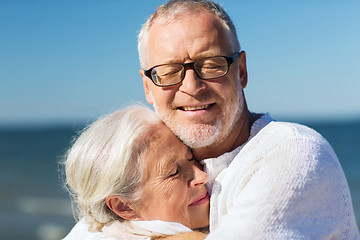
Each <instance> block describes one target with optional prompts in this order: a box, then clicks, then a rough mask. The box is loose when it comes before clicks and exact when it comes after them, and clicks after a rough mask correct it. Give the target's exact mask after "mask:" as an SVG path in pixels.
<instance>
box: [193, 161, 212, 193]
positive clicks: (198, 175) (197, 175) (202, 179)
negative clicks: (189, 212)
mask: <svg viewBox="0 0 360 240" xmlns="http://www.w3.org/2000/svg"><path fill="white" fill-rule="evenodd" d="M193 169H194V170H193V177H192V179H191V180H190V181H189V187H196V186H201V185H204V184H206V183H207V182H208V181H209V176H208V175H207V174H206V173H205V172H204V171H202V170H201V169H200V168H199V167H198V166H197V165H195V164H194V166H193Z"/></svg>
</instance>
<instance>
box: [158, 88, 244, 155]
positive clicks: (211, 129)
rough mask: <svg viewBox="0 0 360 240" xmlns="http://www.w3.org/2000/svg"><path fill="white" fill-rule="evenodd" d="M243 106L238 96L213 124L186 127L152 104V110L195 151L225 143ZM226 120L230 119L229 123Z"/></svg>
mask: <svg viewBox="0 0 360 240" xmlns="http://www.w3.org/2000/svg"><path fill="white" fill-rule="evenodd" d="M240 95H241V94H240ZM243 105H244V100H243V97H242V95H241V96H238V98H237V99H236V102H235V103H234V102H229V103H228V104H226V106H225V108H224V109H223V111H222V112H221V115H220V116H218V117H217V119H216V121H215V123H192V124H188V125H183V124H182V123H183V122H182V121H181V120H180V121H179V120H174V119H173V118H172V117H171V116H170V115H169V114H167V113H166V112H164V111H161V109H159V108H158V107H157V106H156V104H154V109H155V111H156V113H157V114H158V116H159V117H160V119H161V120H162V121H163V122H164V123H165V124H166V126H167V127H168V128H170V129H171V131H172V132H173V133H174V134H175V135H176V136H177V137H178V138H180V140H181V141H182V142H183V143H184V144H185V145H187V146H189V147H190V148H193V149H197V148H203V147H207V146H211V145H213V144H219V143H221V142H223V141H225V139H226V138H227V137H228V136H229V135H230V133H231V131H232V130H233V129H234V127H235V124H236V123H237V121H238V120H239V117H240V115H241V112H242V109H243ZM227 118H230V121H229V120H228V119H227ZM226 120H228V121H226Z"/></svg>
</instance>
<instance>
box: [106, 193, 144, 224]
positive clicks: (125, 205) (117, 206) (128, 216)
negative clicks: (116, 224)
mask: <svg viewBox="0 0 360 240" xmlns="http://www.w3.org/2000/svg"><path fill="white" fill-rule="evenodd" d="M105 202H106V205H107V206H108V207H109V208H110V210H111V211H113V212H114V213H115V214H116V215H118V216H120V217H121V218H123V219H125V220H129V221H130V220H141V218H140V217H139V216H138V215H137V213H136V212H135V211H134V209H132V207H131V206H130V204H129V201H128V200H127V199H125V198H123V197H121V196H119V195H113V196H109V197H107V198H106V199H105Z"/></svg>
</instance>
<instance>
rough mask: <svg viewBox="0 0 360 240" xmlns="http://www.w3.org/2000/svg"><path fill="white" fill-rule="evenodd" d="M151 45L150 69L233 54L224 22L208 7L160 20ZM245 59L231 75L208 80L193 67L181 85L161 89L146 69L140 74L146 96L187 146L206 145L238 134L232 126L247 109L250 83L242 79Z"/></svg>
mask: <svg viewBox="0 0 360 240" xmlns="http://www.w3.org/2000/svg"><path fill="white" fill-rule="evenodd" d="M147 47H148V48H147V54H146V55H147V60H146V64H147V66H146V68H150V67H152V66H154V65H159V64H165V63H187V62H192V61H196V60H199V59H202V58H205V57H211V56H232V55H233V54H234V53H235V52H233V49H232V46H231V44H230V39H229V36H228V34H227V32H226V31H225V29H224V27H223V25H222V23H221V22H220V20H219V19H218V18H216V17H215V16H213V15H212V14H210V13H208V12H205V11H201V12H199V13H198V14H197V15H196V16H194V15H182V16H178V17H176V18H175V19H174V20H173V21H171V22H166V23H165V22H163V21H162V20H161V19H158V20H156V22H155V23H154V24H153V25H152V27H151V28H150V31H149V35H148V45H147ZM242 59H243V61H242ZM242 63H243V64H245V54H244V53H241V54H240V57H239V60H238V61H236V62H234V63H233V64H232V65H231V66H230V69H229V72H228V74H227V75H225V76H223V77H220V78H216V79H210V80H202V79H200V78H198V77H197V76H196V74H195V72H194V71H193V70H192V69H189V70H187V71H186V74H185V78H184V80H183V81H182V82H181V83H179V84H177V85H175V86H170V87H157V86H155V85H154V84H153V83H152V82H151V80H150V79H149V78H148V77H146V76H145V75H144V73H143V71H142V70H141V71H140V73H141V75H142V77H143V83H144V88H145V94H146V98H147V100H148V102H149V103H150V104H153V105H154V108H155V110H156V112H157V113H158V115H159V116H160V118H161V119H162V120H163V121H164V122H165V124H166V125H167V126H168V127H169V128H170V129H171V130H172V131H173V132H174V133H175V134H176V135H177V136H179V138H180V139H181V140H182V141H183V142H184V143H185V144H187V145H188V146H190V147H191V148H202V147H206V146H211V145H212V144H219V143H220V142H223V141H224V140H225V139H227V138H228V137H229V135H231V134H236V133H237V134H238V131H234V128H236V127H237V125H239V124H238V123H239V122H238V121H239V118H240V116H241V113H242V111H243V107H244V98H243V94H242V88H244V87H245V86H246V80H244V81H241V80H240V70H239V69H240V68H239V66H241V64H242ZM243 67H244V66H243ZM245 71H246V66H245ZM233 132H234V133H233Z"/></svg>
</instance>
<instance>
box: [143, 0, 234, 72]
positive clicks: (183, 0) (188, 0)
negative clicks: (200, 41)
mask: <svg viewBox="0 0 360 240" xmlns="http://www.w3.org/2000/svg"><path fill="white" fill-rule="evenodd" d="M199 10H205V11H209V12H210V13H212V14H214V15H215V16H217V17H218V18H219V19H220V20H221V22H222V24H223V26H224V28H225V30H226V31H227V32H228V36H229V39H230V42H231V44H232V48H233V51H234V52H235V51H236V52H238V51H240V44H239V40H238V38H237V34H236V28H235V25H234V24H233V22H232V21H231V19H230V17H229V15H228V14H227V13H226V11H225V10H224V8H223V7H221V6H220V5H219V4H217V3H215V2H213V1H209V0H170V1H168V2H167V3H165V4H164V5H160V6H159V7H158V8H157V10H156V11H155V12H154V13H153V14H152V15H151V16H150V17H149V18H148V20H147V21H146V22H145V23H144V24H143V26H142V28H141V30H140V33H139V34H138V52H139V59H140V65H141V68H143V69H144V68H146V67H149V66H147V54H148V53H147V41H148V39H147V38H148V33H149V30H150V28H151V26H152V25H153V24H154V22H155V21H156V20H157V19H163V20H165V21H169V22H170V21H172V20H174V19H175V18H176V17H177V16H179V15H185V14H188V15H189V14H195V15H198V13H199ZM189 31H190V30H189Z"/></svg>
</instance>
